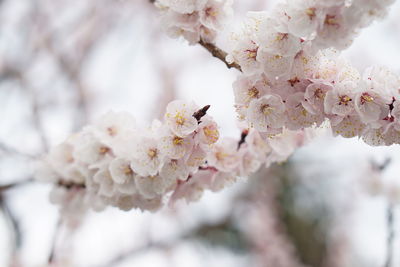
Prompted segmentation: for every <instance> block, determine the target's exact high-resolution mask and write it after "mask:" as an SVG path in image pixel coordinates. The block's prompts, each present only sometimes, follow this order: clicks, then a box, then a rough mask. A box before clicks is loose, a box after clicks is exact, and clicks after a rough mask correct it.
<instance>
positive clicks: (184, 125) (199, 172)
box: [36, 100, 306, 213]
mask: <svg viewBox="0 0 400 267" xmlns="http://www.w3.org/2000/svg"><path fill="white" fill-rule="evenodd" d="M208 109H209V106H205V107H203V108H199V107H197V106H196V105H195V104H194V103H191V102H184V101H180V100H177V101H173V102H171V103H170V104H169V105H168V107H167V111H166V113H165V116H164V122H160V121H157V120H155V121H153V123H152V125H151V126H150V127H149V128H140V127H139V126H138V125H137V124H136V122H135V120H134V118H133V117H132V116H131V115H129V114H127V113H123V112H121V113H115V112H110V113H108V114H106V115H105V116H103V117H102V118H100V119H99V120H98V121H97V122H96V123H95V124H94V125H90V126H87V127H85V128H84V129H83V130H82V131H81V132H79V133H77V134H75V135H73V136H71V137H70V138H69V139H68V140H67V141H65V142H64V143H62V144H60V145H58V146H57V147H55V148H53V149H52V150H51V151H50V153H49V155H47V156H46V157H45V158H44V159H43V161H42V162H41V167H40V168H38V172H37V174H36V177H37V178H38V179H40V180H44V181H48V182H51V183H54V189H53V191H52V193H51V199H52V201H53V202H55V203H59V204H61V205H62V208H63V211H65V212H66V213H68V212H69V211H74V212H76V211H77V210H82V211H83V210H84V209H83V207H85V206H86V207H92V208H93V209H95V210H102V209H103V208H105V207H106V206H108V205H112V206H116V207H119V208H121V209H123V210H130V209H132V208H139V209H142V210H150V211H155V210H157V209H159V208H160V207H161V206H162V205H163V204H164V203H166V200H168V199H169V203H170V204H173V203H174V202H175V201H176V200H179V199H185V200H186V201H194V200H197V199H199V197H200V196H201V194H202V192H203V191H204V190H212V191H219V190H221V189H223V188H224V187H226V186H227V185H229V184H231V183H233V182H234V181H235V180H236V179H237V177H238V176H241V177H247V176H248V175H250V174H251V173H253V172H255V171H257V170H258V169H259V168H260V167H261V166H262V165H263V164H267V165H269V164H271V163H273V162H277V161H283V160H285V159H286V158H287V157H288V156H289V155H290V154H291V153H292V152H293V151H294V150H295V149H296V148H297V147H298V146H300V145H302V144H303V142H304V141H305V138H306V136H305V135H304V133H303V132H290V131H286V132H285V133H284V134H282V135H280V136H279V137H276V138H271V139H269V140H266V139H264V138H263V137H261V136H260V135H259V133H258V132H257V131H254V130H250V131H249V132H248V134H246V135H244V136H243V137H242V140H236V139H233V138H222V139H220V138H219V131H218V126H217V124H216V123H215V122H214V120H213V119H212V117H211V116H209V115H207V114H206V112H207V110H208ZM219 139H220V140H219ZM239 141H240V143H239ZM282 143H285V147H284V148H283V147H281V144H282ZM238 144H240V146H239V148H238Z"/></svg>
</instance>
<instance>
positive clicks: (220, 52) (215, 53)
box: [199, 40, 242, 71]
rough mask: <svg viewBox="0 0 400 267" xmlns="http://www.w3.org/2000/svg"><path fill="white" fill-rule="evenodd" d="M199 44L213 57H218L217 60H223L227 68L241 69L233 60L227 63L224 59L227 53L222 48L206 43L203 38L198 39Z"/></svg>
mask: <svg viewBox="0 0 400 267" xmlns="http://www.w3.org/2000/svg"><path fill="white" fill-rule="evenodd" d="M199 44H200V45H201V46H202V47H204V48H205V49H207V51H208V52H210V53H211V55H212V56H213V57H215V58H218V59H219V60H221V61H222V62H224V63H225V65H226V66H227V67H228V69H231V68H235V69H237V70H238V71H242V68H241V67H240V65H239V64H237V63H235V62H233V63H228V61H226V56H227V55H228V54H227V53H226V52H225V51H223V50H222V49H220V48H218V47H217V46H216V45H215V44H211V43H207V42H204V41H203V40H200V42H199Z"/></svg>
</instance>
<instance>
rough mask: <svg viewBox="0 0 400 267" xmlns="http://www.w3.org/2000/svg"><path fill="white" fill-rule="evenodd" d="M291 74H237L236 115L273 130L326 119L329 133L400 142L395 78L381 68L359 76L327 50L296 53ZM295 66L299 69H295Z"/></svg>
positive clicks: (378, 142) (385, 142) (374, 141)
mask: <svg viewBox="0 0 400 267" xmlns="http://www.w3.org/2000/svg"><path fill="white" fill-rule="evenodd" d="M298 57H299V58H298V59H296V61H298V62H297V63H298V64H299V65H301V68H297V73H296V75H295V76H293V77H292V78H290V79H288V80H286V79H271V78H268V77H267V76H266V75H265V74H259V75H252V76H245V75H243V76H240V77H239V78H238V80H237V81H236V82H235V83H234V85H233V86H234V93H235V102H236V107H237V110H238V114H239V118H241V119H243V120H245V121H246V122H247V123H248V124H249V126H251V127H254V128H255V129H257V130H258V131H260V132H262V133H265V134H270V135H274V134H276V133H280V132H281V131H282V130H283V129H284V128H288V129H290V130H298V129H303V128H307V127H311V126H319V125H321V124H322V123H323V122H324V121H325V120H329V121H330V124H331V127H332V130H333V133H334V135H341V136H343V137H346V138H350V137H355V136H359V137H362V139H363V140H364V141H365V142H366V143H368V144H370V145H391V144H393V143H400V132H399V130H400V114H399V111H400V101H399V100H400V95H399V94H400V79H399V77H398V76H397V75H395V74H393V73H392V72H391V71H389V70H388V69H386V68H383V67H371V68H368V69H367V70H366V71H365V72H364V73H363V74H362V75H361V74H360V73H359V72H358V71H357V70H356V69H354V68H352V67H351V66H350V65H349V64H348V62H346V61H345V60H344V59H343V58H341V57H338V56H337V55H336V53H335V52H334V51H333V52H332V51H325V52H320V53H318V54H317V55H316V56H308V55H306V54H305V53H302V54H300V55H299V56H298ZM299 70H301V71H299Z"/></svg>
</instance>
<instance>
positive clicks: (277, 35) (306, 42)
mask: <svg viewBox="0 0 400 267" xmlns="http://www.w3.org/2000/svg"><path fill="white" fill-rule="evenodd" d="M393 2H394V0H382V1H381V0H367V1H365V0H350V1H349V0H287V1H285V2H283V3H281V4H280V5H277V7H276V8H275V9H273V10H272V11H271V12H264V11H263V12H249V13H248V19H247V21H246V23H245V27H244V29H243V32H240V33H239V34H234V36H233V38H232V43H233V45H231V48H230V50H231V51H230V54H231V55H230V58H229V60H230V61H235V62H236V63H238V64H239V65H240V66H241V68H242V70H243V72H244V73H245V74H249V75H252V74H256V73H260V72H262V71H264V72H265V73H267V74H269V75H270V76H279V77H287V76H288V75H289V74H290V70H291V69H293V68H295V67H296V64H295V59H296V57H298V55H299V54H301V53H302V52H303V51H305V52H307V53H312V54H315V53H316V52H318V51H319V50H322V49H326V48H335V49H337V50H342V49H344V48H347V47H348V46H350V44H351V43H352V41H353V39H354V38H355V36H356V35H357V33H358V32H359V31H360V29H362V28H364V27H366V26H368V25H369V24H370V23H372V22H373V21H374V20H375V19H377V18H382V17H384V15H385V14H386V13H387V11H388V7H389V6H390V4H392V3H393Z"/></svg>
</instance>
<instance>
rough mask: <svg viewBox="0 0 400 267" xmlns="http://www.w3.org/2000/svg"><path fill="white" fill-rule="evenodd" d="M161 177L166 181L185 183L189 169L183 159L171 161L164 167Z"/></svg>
mask: <svg viewBox="0 0 400 267" xmlns="http://www.w3.org/2000/svg"><path fill="white" fill-rule="evenodd" d="M160 176H161V177H163V178H165V179H174V180H181V181H185V180H187V178H188V176H189V168H188V166H187V165H186V163H185V162H184V161H183V160H182V159H170V160H168V161H167V162H165V164H164V166H163V167H162V169H161V171H160Z"/></svg>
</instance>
